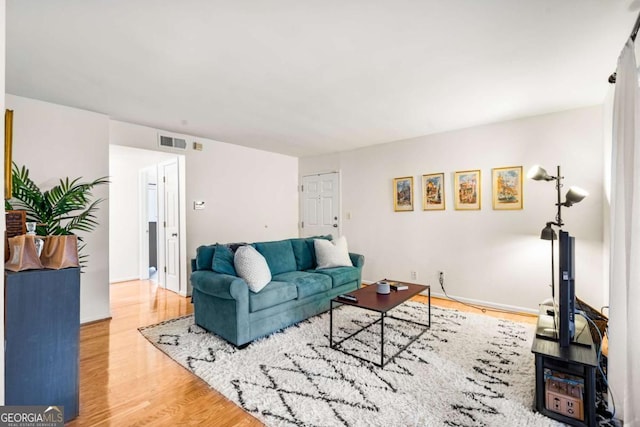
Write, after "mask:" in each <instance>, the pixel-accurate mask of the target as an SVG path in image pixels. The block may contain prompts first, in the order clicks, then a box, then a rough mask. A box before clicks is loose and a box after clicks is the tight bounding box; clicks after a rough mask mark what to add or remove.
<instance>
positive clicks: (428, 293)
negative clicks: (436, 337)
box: [427, 286, 431, 328]
mask: <svg viewBox="0 0 640 427" xmlns="http://www.w3.org/2000/svg"><path fill="white" fill-rule="evenodd" d="M427 297H428V299H429V304H428V305H429V328H431V286H429V287H428V288H427Z"/></svg>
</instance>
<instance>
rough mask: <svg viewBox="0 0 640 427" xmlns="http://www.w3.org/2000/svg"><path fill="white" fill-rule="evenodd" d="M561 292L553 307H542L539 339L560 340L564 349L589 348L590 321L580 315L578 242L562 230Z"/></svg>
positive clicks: (559, 290) (538, 331) (560, 255)
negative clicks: (579, 346) (577, 306)
mask: <svg viewBox="0 0 640 427" xmlns="http://www.w3.org/2000/svg"><path fill="white" fill-rule="evenodd" d="M559 252H560V253H559V261H560V262H559V266H558V279H559V280H558V285H559V286H558V291H557V292H556V293H555V299H554V301H553V302H552V303H551V304H552V305H548V304H544V305H542V306H541V311H540V315H539V316H538V326H537V330H536V336H537V337H538V338H543V339H548V340H552V341H557V342H558V344H559V345H560V347H569V346H570V345H572V344H577V345H584V346H589V345H590V344H589V343H588V339H587V336H588V335H589V334H590V331H589V326H588V324H587V320H586V319H584V318H583V317H582V316H580V315H578V316H576V289H575V278H576V275H575V239H574V237H573V236H571V235H570V234H569V233H567V232H566V231H562V230H560V251H559Z"/></svg>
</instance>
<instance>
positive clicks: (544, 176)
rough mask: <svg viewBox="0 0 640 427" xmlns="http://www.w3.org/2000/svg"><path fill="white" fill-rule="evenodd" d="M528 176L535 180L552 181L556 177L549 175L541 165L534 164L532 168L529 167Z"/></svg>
mask: <svg viewBox="0 0 640 427" xmlns="http://www.w3.org/2000/svg"><path fill="white" fill-rule="evenodd" d="M527 178H529V179H533V180H535V181H542V180H544V181H551V180H553V179H555V177H553V176H551V175H549V174H548V173H547V171H546V170H544V168H543V167H542V166H540V165H533V166H532V167H531V169H529V172H527Z"/></svg>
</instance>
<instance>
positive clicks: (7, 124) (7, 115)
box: [4, 110, 13, 200]
mask: <svg viewBox="0 0 640 427" xmlns="http://www.w3.org/2000/svg"><path fill="white" fill-rule="evenodd" d="M12 145H13V110H5V111H4V199H5V200H9V199H10V198H11V195H12V194H13V182H12V181H13V180H12V175H11V165H12V162H11V150H12Z"/></svg>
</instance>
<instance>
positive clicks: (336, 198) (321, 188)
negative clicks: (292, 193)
mask: <svg viewBox="0 0 640 427" xmlns="http://www.w3.org/2000/svg"><path fill="white" fill-rule="evenodd" d="M302 218H303V220H302V224H301V227H302V232H301V235H302V237H309V236H319V235H324V234H331V235H333V237H339V236H340V220H339V218H340V174H339V173H338V172H333V173H325V174H320V175H309V176H304V177H302Z"/></svg>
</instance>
